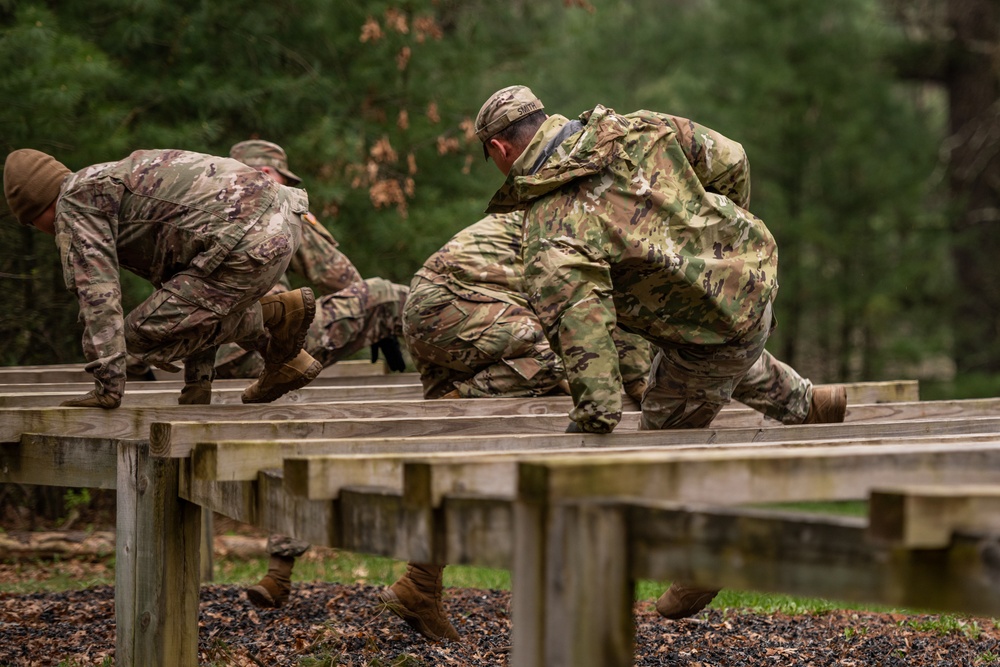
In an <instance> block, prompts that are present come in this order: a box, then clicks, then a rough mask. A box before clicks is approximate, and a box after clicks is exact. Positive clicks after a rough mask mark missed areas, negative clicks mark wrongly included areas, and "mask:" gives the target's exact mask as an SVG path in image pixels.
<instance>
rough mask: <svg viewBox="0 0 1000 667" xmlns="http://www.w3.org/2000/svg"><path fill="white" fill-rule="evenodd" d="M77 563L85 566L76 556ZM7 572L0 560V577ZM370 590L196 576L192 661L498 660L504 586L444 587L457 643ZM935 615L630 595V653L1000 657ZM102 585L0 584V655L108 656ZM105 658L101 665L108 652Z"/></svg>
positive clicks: (854, 666)
mask: <svg viewBox="0 0 1000 667" xmlns="http://www.w3.org/2000/svg"><path fill="white" fill-rule="evenodd" d="M81 574H82V575H84V576H85V574H86V572H85V568H83V569H82V571H81ZM3 576H6V577H10V576H11V572H10V571H9V570H8V571H6V572H5V571H3V570H0V577H3ZM376 590H377V589H376V588H374V587H371V586H365V585H339V584H327V583H306V584H301V583H296V584H295V585H294V590H293V597H292V598H291V600H290V602H289V604H288V605H286V606H285V607H284V608H282V609H279V610H272V611H257V610H255V609H254V608H253V607H252V606H251V605H250V603H249V602H248V601H247V600H246V597H245V596H244V594H243V591H242V589H241V588H240V587H238V586H233V585H209V586H205V587H203V588H202V593H201V605H200V606H201V615H200V636H199V654H200V656H199V657H200V663H201V664H213V665H238V666H241V667H242V666H247V667H259V666H261V665H268V666H275V667H280V666H284V665H314V666H318V665H341V666H351V667H417V666H427V667H430V666H437V665H456V666H466V665H467V666H472V667H479V666H483V667H485V666H487V665H489V666H495V665H506V664H507V659H508V655H509V650H510V594H509V593H508V592H505V591H487V590H472V589H451V590H448V591H446V595H447V598H446V609H447V612H448V614H449V616H450V618H451V619H452V621H453V622H454V624H455V626H456V628H457V629H458V631H459V633H460V634H461V636H462V641H461V642H460V643H441V644H434V643H428V642H424V641H422V640H421V638H420V637H419V636H418V635H416V634H415V633H414V632H412V631H411V630H410V629H409V628H408V627H407V626H406V625H405V624H404V623H403V622H402V621H400V620H399V619H398V618H396V617H395V616H392V615H391V614H388V613H387V612H384V611H383V610H382V609H380V607H379V605H378V602H377V597H376ZM936 619H937V617H935V616H902V615H893V614H876V613H866V612H830V613H821V614H815V615H804V616H786V615H781V614H775V615H760V614H754V613H746V612H743V611H740V610H714V609H713V610H710V611H707V612H703V613H702V614H701V615H699V616H698V617H696V618H693V619H689V620H685V621H672V622H671V621H664V620H663V619H661V618H659V617H658V616H657V615H656V612H655V611H654V610H653V609H652V607H651V605H650V603H648V602H644V603H639V604H637V605H636V607H635V622H636V645H635V665H637V666H650V665H657V666H662V667H681V666H684V667H743V666H761V667H763V666H765V665H766V666H768V667H774V666H780V667H784V666H798V665H801V666H815V667H820V666H838V667H841V666H842V667H862V666H871V667H876V666H878V667H904V666H906V667H930V666H932V665H933V666H936V667H956V666H963V667H964V666H973V665H990V664H996V665H1000V631H998V629H997V628H996V626H995V624H994V623H993V621H992V620H988V619H968V620H967V621H966V622H965V624H964V627H963V628H952V629H950V630H946V631H942V630H941V627H940V626H941V624H940V623H936V622H935V621H936ZM114 633H115V619H114V590H113V588H112V587H109V586H100V587H96V588H90V589H86V590H82V591H73V592H66V593H40V594H30V595H11V594H4V595H0V665H4V666H6V665H11V666H14V665H17V666H22V665H23V666H29V665H30V666H35V665H74V666H75V665H100V664H102V662H103V661H104V660H105V659H106V657H108V656H112V657H113V656H114V646H115V640H114ZM108 664H110V663H108Z"/></svg>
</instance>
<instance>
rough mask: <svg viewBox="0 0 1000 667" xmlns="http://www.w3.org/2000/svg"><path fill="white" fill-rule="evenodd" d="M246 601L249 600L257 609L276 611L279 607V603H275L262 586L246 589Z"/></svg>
mask: <svg viewBox="0 0 1000 667" xmlns="http://www.w3.org/2000/svg"><path fill="white" fill-rule="evenodd" d="M247 599H248V600H250V604H252V605H253V606H255V607H257V608H258V609H278V608H280V607H281V603H280V602H276V601H275V600H274V598H272V597H271V595H270V594H269V593H268V592H267V591H266V590H265V589H264V587H263V586H252V587H250V588H248V589H247Z"/></svg>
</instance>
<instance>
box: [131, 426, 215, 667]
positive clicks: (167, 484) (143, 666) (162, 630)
mask: <svg viewBox="0 0 1000 667" xmlns="http://www.w3.org/2000/svg"><path fill="white" fill-rule="evenodd" d="M117 489H118V507H117V544H116V549H115V551H116V558H117V560H116V566H115V622H116V624H117V637H116V656H115V664H116V665H119V666H121V667H133V666H134V667H161V666H162V667H187V666H191V667H195V666H196V665H197V664H198V579H199V565H198V564H199V548H200V542H201V540H200V537H201V533H200V531H201V508H200V507H199V506H198V505H194V504H191V503H189V502H187V501H185V500H181V499H180V498H179V497H178V462H177V461H175V460H171V459H157V458H152V457H150V456H149V444H148V443H147V442H123V443H121V444H120V445H119V448H118V480H117Z"/></svg>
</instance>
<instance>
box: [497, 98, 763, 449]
mask: <svg viewBox="0 0 1000 667" xmlns="http://www.w3.org/2000/svg"><path fill="white" fill-rule="evenodd" d="M747 172H748V166H747V160H746V155H745V153H744V152H743V150H742V147H741V146H740V145H739V144H738V143H736V142H733V141H730V140H728V139H726V138H725V137H723V136H722V135H720V134H718V133H716V132H714V131H712V130H709V129H708V128H704V127H702V126H700V125H697V124H695V123H692V122H691V121H688V120H686V119H681V118H677V117H675V116H669V115H666V114H657V113H653V112H649V111H639V112H636V113H633V114H629V115H619V114H617V113H615V112H614V111H612V110H610V109H607V108H605V107H603V106H597V107H596V108H594V109H593V110H591V111H588V112H586V113H584V114H582V115H581V116H580V119H579V120H577V121H570V120H568V119H567V118H565V117H562V116H552V117H549V118H548V119H547V120H546V121H545V123H544V124H543V125H542V126H541V127H540V128H539V130H538V132H536V134H535V137H534V138H533V139H532V141H531V143H530V144H529V145H528V146H527V148H526V149H525V151H524V152H523V153H522V154H521V155H520V157H519V158H518V159H517V161H515V163H514V165H513V167H512V169H511V170H510V173H509V174H508V176H507V179H506V181H505V182H504V184H503V186H502V187H501V188H500V190H499V191H498V192H497V193H496V194H495V195H494V197H493V199H492V201H491V203H490V207H489V209H488V210H489V211H490V212H503V211H509V210H513V209H517V208H520V209H524V210H525V222H524V236H523V239H524V249H523V260H524V282H525V293H526V295H527V297H528V300H529V302H530V304H531V307H532V309H533V310H534V311H535V313H536V314H537V315H538V317H539V319H540V320H541V322H542V325H543V327H544V329H545V332H546V335H547V337H548V339H549V341H550V343H551V344H552V347H553V349H554V350H555V351H556V352H557V353H558V354H559V356H560V357H561V358H562V360H563V362H564V364H565V366H566V373H567V377H568V379H569V383H570V387H571V389H572V393H573V399H574V408H573V410H572V411H571V413H570V418H571V419H572V420H573V421H574V422H576V423H577V424H578V425H579V427H580V428H582V429H583V430H585V431H591V432H598V433H601V432H608V431H610V430H612V429H613V428H614V427H615V426H616V425H617V423H618V422H619V421H620V419H621V410H622V405H621V387H622V380H621V375H620V365H619V363H618V357H617V354H616V351H615V347H614V343H613V339H612V337H611V333H612V331H613V329H614V327H615V325H616V324H618V325H620V326H622V327H623V328H625V329H626V330H628V331H630V332H633V333H636V334H639V335H641V336H642V337H644V338H645V339H646V340H648V341H650V343H652V344H653V345H654V346H656V347H657V348H659V350H660V352H662V353H663V354H662V355H660V354H658V355H657V356H658V358H660V359H661V360H660V363H659V366H661V367H662V366H664V365H665V364H669V365H671V366H673V368H672V370H671V372H670V373H669V374H667V375H665V376H662V377H660V376H659V375H658V376H657V378H658V381H657V383H656V385H657V386H656V395H655V396H654V398H657V400H654V401H650V393H652V392H653V388H652V387H651V388H650V390H649V391H648V392H647V396H646V399H645V400H644V401H643V412H644V415H645V414H646V413H652V412H662V413H663V414H657V415H653V414H649V415H648V422H649V423H650V424H659V425H661V426H664V427H665V426H674V427H684V426H694V425H698V424H701V423H702V422H704V421H705V417H706V414H705V413H706V412H711V411H713V410H715V411H717V410H718V409H720V408H721V406H722V404H724V403H725V402H727V401H728V400H729V399H730V397H731V395H732V391H733V388H734V387H735V386H736V385H737V384H738V382H739V381H740V379H742V377H743V376H744V375H745V374H746V373H747V371H748V370H749V369H750V368H751V366H752V365H753V364H754V362H755V361H756V360H757V358H758V357H759V356H760V354H761V353H762V351H763V346H764V342H765V341H766V340H767V336H768V333H769V331H770V321H769V320H770V309H769V306H770V303H771V300H772V298H773V297H774V296H775V295H776V293H777V287H778V284H777V264H778V252H777V246H776V244H775V242H774V239H773V238H772V236H771V234H770V232H769V231H768V229H767V227H766V226H765V225H764V223H763V222H762V221H761V220H759V219H758V218H756V217H755V216H753V215H752V214H751V213H749V212H748V211H747V210H745V209H744V208H742V207H740V206H739V205H738V204H737V201H746V200H748V198H749V185H748V183H749V179H748V178H747ZM742 192H746V197H741V195H740V193H742ZM730 194H732V195H733V197H734V198H735V199H734V198H730V196H729V195H730ZM657 372H662V371H657ZM689 391H690V392H694V395H693V396H691V397H692V398H693V400H695V401H697V402H698V403H699V405H700V407H697V408H696V407H693V406H687V407H685V405H684V401H685V400H687V398H688V397H689V394H687V393H685V392H689ZM647 404H648V408H647ZM671 415H675V416H671ZM677 415H679V416H677ZM685 415H686V416H685ZM713 416H714V415H713ZM709 421H710V420H709Z"/></svg>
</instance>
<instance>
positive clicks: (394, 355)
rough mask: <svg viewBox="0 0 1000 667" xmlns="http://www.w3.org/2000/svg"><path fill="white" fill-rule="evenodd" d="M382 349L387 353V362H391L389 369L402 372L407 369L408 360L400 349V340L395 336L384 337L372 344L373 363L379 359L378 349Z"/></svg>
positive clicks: (384, 353)
mask: <svg viewBox="0 0 1000 667" xmlns="http://www.w3.org/2000/svg"><path fill="white" fill-rule="evenodd" d="M379 350H382V354H383V355H385V363H387V364H389V370H391V371H397V372H402V371H405V370H406V360H404V359H403V351H402V350H401V349H399V341H398V340H396V339H395V338H393V337H389V338H383V339H382V340H380V341H379V342H377V343H374V344H373V345H372V363H373V364H374V363H375V362H376V361H378V351H379Z"/></svg>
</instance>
